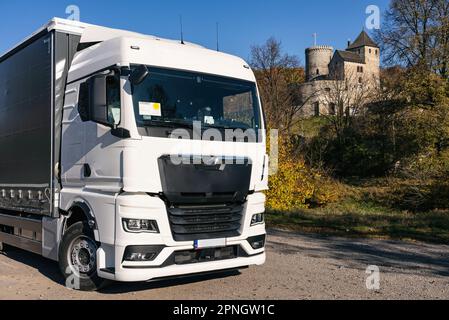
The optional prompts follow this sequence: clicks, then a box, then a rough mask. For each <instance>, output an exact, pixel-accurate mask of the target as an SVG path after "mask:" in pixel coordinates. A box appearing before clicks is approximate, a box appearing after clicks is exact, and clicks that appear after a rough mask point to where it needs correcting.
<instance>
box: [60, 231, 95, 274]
mask: <svg viewBox="0 0 449 320" xmlns="http://www.w3.org/2000/svg"><path fill="white" fill-rule="evenodd" d="M97 249H98V246H97V244H96V243H95V241H94V240H92V239H90V238H89V237H86V236H80V237H78V238H76V239H74V240H73V241H72V243H71V244H70V247H69V250H68V257H67V258H68V262H69V265H70V269H72V271H73V273H75V274H76V275H79V276H83V275H84V276H87V275H89V274H91V273H93V272H94V271H95V270H96V267H97V263H96V262H97V258H96V253H97Z"/></svg>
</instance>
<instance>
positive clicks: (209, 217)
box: [168, 204, 243, 241]
mask: <svg viewBox="0 0 449 320" xmlns="http://www.w3.org/2000/svg"><path fill="white" fill-rule="evenodd" d="M242 211H243V206H241V205H237V204H234V205H226V204H223V205H208V206H177V207H170V208H168V216H169V220H170V227H171V230H172V233H173V238H174V239H175V241H190V240H202V239H216V238H229V237H235V236H239V235H240V232H239V229H240V226H241V220H242Z"/></svg>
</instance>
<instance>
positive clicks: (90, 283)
mask: <svg viewBox="0 0 449 320" xmlns="http://www.w3.org/2000/svg"><path fill="white" fill-rule="evenodd" d="M97 249H98V244H97V242H96V241H95V238H94V235H93V232H92V230H91V229H90V228H89V225H88V224H87V223H86V222H77V223H75V224H73V225H72V226H71V227H70V228H69V229H68V230H67V232H66V233H65V234H64V236H63V238H62V242H61V246H60V249H59V268H60V269H61V272H62V274H63V275H64V277H65V279H66V286H67V287H69V288H72V289H76V290H81V291H95V290H99V289H101V288H102V287H103V286H104V285H105V283H106V280H105V279H102V278H100V277H99V276H98V274H97V255H96V253H97Z"/></svg>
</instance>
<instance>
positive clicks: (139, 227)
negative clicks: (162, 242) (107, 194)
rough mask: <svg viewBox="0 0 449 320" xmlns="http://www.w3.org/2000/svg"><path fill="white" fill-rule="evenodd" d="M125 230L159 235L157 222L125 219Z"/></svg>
mask: <svg viewBox="0 0 449 320" xmlns="http://www.w3.org/2000/svg"><path fill="white" fill-rule="evenodd" d="M123 228H124V229H125V231H127V232H133V233H140V232H150V233H159V227H158V225H157V222H156V221H155V220H142V219H123Z"/></svg>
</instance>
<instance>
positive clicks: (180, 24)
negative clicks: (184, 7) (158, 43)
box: [179, 15, 185, 44]
mask: <svg viewBox="0 0 449 320" xmlns="http://www.w3.org/2000/svg"><path fill="white" fill-rule="evenodd" d="M179 26H180V27H181V44H185V43H184V30H183V26H182V15H179Z"/></svg>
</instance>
